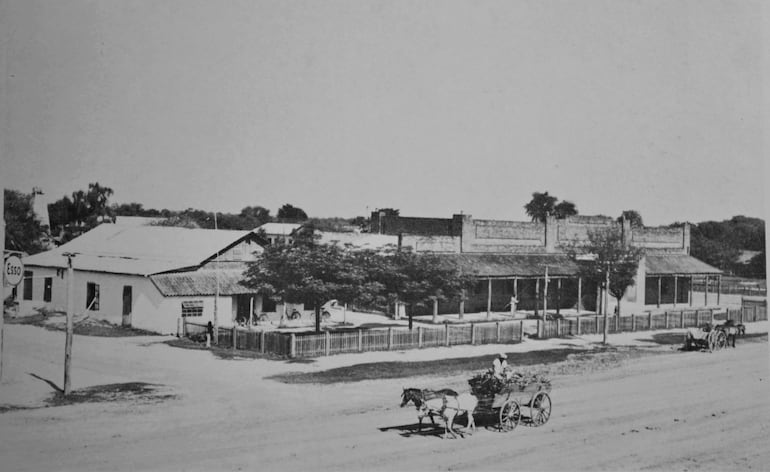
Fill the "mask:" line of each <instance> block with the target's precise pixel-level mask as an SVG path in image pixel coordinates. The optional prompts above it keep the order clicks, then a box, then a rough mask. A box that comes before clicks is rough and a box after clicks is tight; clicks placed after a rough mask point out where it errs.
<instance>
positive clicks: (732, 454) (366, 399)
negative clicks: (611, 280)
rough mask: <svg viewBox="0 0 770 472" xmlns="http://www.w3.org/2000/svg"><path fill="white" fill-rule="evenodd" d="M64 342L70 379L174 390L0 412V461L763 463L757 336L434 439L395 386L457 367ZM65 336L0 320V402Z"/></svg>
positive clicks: (763, 350)
mask: <svg viewBox="0 0 770 472" xmlns="http://www.w3.org/2000/svg"><path fill="white" fill-rule="evenodd" d="M611 340H612V339H611ZM60 341H61V343H60ZM75 342H76V344H75V352H74V355H73V356H74V359H73V363H74V364H75V365H76V369H75V370H74V372H73V378H74V379H75V384H74V385H73V386H74V387H75V388H79V387H80V386H85V385H95V384H104V383H110V382H130V381H144V382H155V383H161V384H163V385H165V386H166V389H167V390H168V391H169V392H171V393H173V394H175V395H177V398H176V399H173V400H167V401H164V402H160V403H154V404H137V403H125V402H123V403H91V404H80V405H71V406H61V407H51V408H38V409H27V410H17V411H10V412H6V413H3V414H0V460H1V461H2V462H1V464H2V470H4V471H11V470H32V471H40V470H471V469H472V470H512V469H515V470H588V469H591V470H639V469H651V470H749V469H755V470H756V469H759V470H762V469H765V468H766V466H767V464H770V450H768V448H767V440H766V437H767V435H768V432H770V431H768V430H769V429H770V395H768V393H770V391H769V389H768V383H770V378H769V374H770V368H769V364H768V362H769V361H770V356H769V355H768V346H767V344H766V343H745V344H742V345H741V344H739V347H738V348H737V349H734V350H733V349H730V350H725V351H721V352H718V353H714V354H709V353H704V352H688V353H684V352H676V351H671V352H670V353H668V354H662V355H655V356H651V357H643V358H640V359H634V360H629V361H627V362H626V363H624V364H623V365H622V366H620V367H615V368H611V369H608V370H605V371H601V372H596V373H590V374H585V375H563V376H557V377H555V378H553V379H552V381H553V386H554V390H553V395H552V397H553V414H552V417H551V420H550V421H549V422H548V423H547V424H546V425H545V426H542V427H539V428H531V427H525V426H520V427H519V428H517V429H516V430H515V431H513V432H510V433H498V432H495V431H492V430H489V429H486V428H484V427H481V428H480V429H479V430H478V431H477V432H476V433H474V434H472V435H470V436H467V437H466V438H464V439H457V440H442V439H440V438H438V437H437V436H435V435H418V434H413V427H414V425H415V423H416V415H415V412H414V409H413V408H403V409H402V408H399V406H398V401H399V394H400V392H401V387H402V386H412V385H417V386H421V387H437V386H442V387H443V386H451V387H455V388H459V389H466V388H467V387H466V384H465V381H466V379H467V377H468V375H465V376H456V377H451V378H438V377H434V378H427V379H419V380H417V379H407V380H402V379H398V380H386V381H385V380H383V381H364V382H355V383H347V384H335V385H285V384H281V383H278V382H275V381H272V380H265V379H263V377H264V376H266V375H270V374H274V373H277V372H285V371H290V370H298V371H309V370H313V369H317V368H319V367H318V366H315V365H314V364H287V363H284V362H275V361H273V362H268V361H262V360H229V361H226V360H219V359H215V358H213V357H212V356H211V355H210V354H209V353H208V352H203V351H185V350H180V349H174V348H170V347H168V346H166V345H163V344H160V343H159V342H158V339H156V338H146V339H145V338H120V339H115V338H112V339H108V338H90V337H81V336H78V337H76V339H75ZM62 346H63V337H62V336H61V333H52V332H48V331H45V330H42V329H40V328H34V327H29V326H10V327H9V328H7V332H6V352H7V353H8V354H7V356H6V371H5V374H4V376H6V377H4V379H3V384H2V385H0V404H2V403H8V402H7V399H8V398H9V395H10V396H13V395H17V396H18V394H19V392H20V390H19V389H24V388H26V389H28V390H29V398H30V401H29V404H31V405H35V404H37V402H38V400H37V399H38V398H42V397H41V395H42V394H43V393H45V391H46V390H50V386H49V385H48V384H47V383H46V382H44V381H42V380H40V378H43V379H47V380H51V381H53V382H54V383H56V382H57V381H58V376H59V375H60V366H59V365H57V362H59V360H60V359H59V357H60V351H61V348H62ZM31 374H34V375H35V376H36V377H32V376H31ZM4 392H5V393H4ZM460 422H461V423H463V424H464V421H463V420H460ZM765 470H766V469H765Z"/></svg>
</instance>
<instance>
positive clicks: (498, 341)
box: [495, 321, 500, 344]
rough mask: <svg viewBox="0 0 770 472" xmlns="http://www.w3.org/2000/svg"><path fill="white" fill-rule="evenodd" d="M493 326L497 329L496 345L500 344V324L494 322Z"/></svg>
mask: <svg viewBox="0 0 770 472" xmlns="http://www.w3.org/2000/svg"><path fill="white" fill-rule="evenodd" d="M495 325H496V327H497V344H500V322H499V321H496V322H495Z"/></svg>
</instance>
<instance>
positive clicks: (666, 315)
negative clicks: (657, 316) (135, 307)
mask: <svg viewBox="0 0 770 472" xmlns="http://www.w3.org/2000/svg"><path fill="white" fill-rule="evenodd" d="M663 316H665V317H666V329H668V311H665V312H663Z"/></svg>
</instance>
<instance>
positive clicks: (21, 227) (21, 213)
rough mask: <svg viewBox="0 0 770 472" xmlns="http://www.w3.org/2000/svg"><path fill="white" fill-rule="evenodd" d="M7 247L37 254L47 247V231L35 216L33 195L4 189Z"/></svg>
mask: <svg viewBox="0 0 770 472" xmlns="http://www.w3.org/2000/svg"><path fill="white" fill-rule="evenodd" d="M3 193H4V195H5V201H4V205H3V211H4V215H5V248H6V249H8V250H13V251H22V252H26V253H28V254H35V253H37V252H40V251H42V250H43V249H45V247H44V244H43V242H42V239H43V237H44V236H45V232H44V230H43V228H42V227H41V226H40V222H39V221H38V220H37V218H35V212H34V209H33V207H32V195H31V194H25V193H22V192H19V191H17V190H8V189H4V192H3Z"/></svg>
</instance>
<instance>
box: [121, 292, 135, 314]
mask: <svg viewBox="0 0 770 472" xmlns="http://www.w3.org/2000/svg"><path fill="white" fill-rule="evenodd" d="M132 292H133V289H132V288H131V286H130V285H124V286H123V316H128V315H130V314H131V305H132V304H133V293H132Z"/></svg>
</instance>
